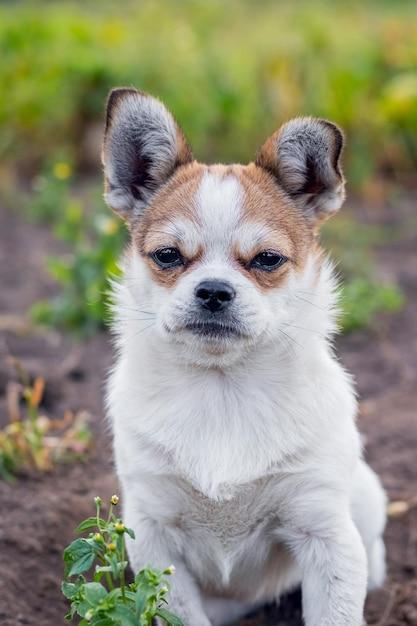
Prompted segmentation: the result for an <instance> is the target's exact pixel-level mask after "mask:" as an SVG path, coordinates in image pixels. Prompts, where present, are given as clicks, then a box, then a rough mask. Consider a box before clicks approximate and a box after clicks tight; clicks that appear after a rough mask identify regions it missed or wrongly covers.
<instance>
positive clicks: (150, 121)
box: [102, 88, 193, 221]
mask: <svg viewBox="0 0 417 626" xmlns="http://www.w3.org/2000/svg"><path fill="white" fill-rule="evenodd" d="M102 159H103V165H104V176H105V199H106V202H107V204H108V205H109V206H110V207H111V208H112V209H114V210H115V211H117V212H118V213H120V214H121V215H122V217H124V218H125V219H127V220H128V221H134V220H135V219H136V218H137V217H140V215H141V214H142V211H143V209H144V208H145V206H146V205H147V203H148V202H149V201H150V199H151V198H152V196H153V195H154V194H155V192H156V191H157V190H158V189H159V188H160V187H161V185H163V184H164V183H165V182H166V181H167V180H168V179H169V177H170V176H172V174H173V173H174V172H175V170H176V169H177V168H178V167H179V166H181V165H184V164H186V163H189V162H190V161H192V160H193V156H192V153H191V150H190V148H189V146H188V143H187V141H186V139H185V137H184V134H183V132H182V130H181V129H180V127H179V126H178V124H177V123H176V121H175V120H174V118H173V116H172V115H171V113H170V112H169V111H168V110H167V109H166V108H165V107H164V105H163V104H162V103H161V102H160V101H159V100H157V99H156V98H153V97H152V96H149V95H148V94H145V93H141V92H139V91H137V90H136V89H128V88H120V89H113V90H112V91H111V92H110V95H109V97H108V100H107V113H106V128H105V135H104V143H103V152H102Z"/></svg>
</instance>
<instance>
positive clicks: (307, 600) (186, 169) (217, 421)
mask: <svg viewBox="0 0 417 626" xmlns="http://www.w3.org/2000/svg"><path fill="white" fill-rule="evenodd" d="M343 144H344V138H343V134H342V132H341V131H340V129H339V128H338V127H337V126H336V125H335V124H333V123H331V122H329V121H326V120H323V119H315V118H297V119H294V120H291V121H289V122H288V123H286V124H284V125H283V126H282V127H281V128H280V129H279V130H278V131H277V132H275V133H274V134H273V135H272V136H271V137H270V138H269V139H267V141H266V142H265V143H264V145H263V146H262V147H261V148H260V150H259V152H258V154H257V156H256V158H255V160H254V162H252V163H249V164H248V165H237V164H234V165H203V164H201V163H198V162H197V161H196V160H194V157H193V155H192V152H191V149H190V147H189V144H188V142H187V140H186V138H185V136H184V134H183V132H182V130H181V129H180V127H179V125H178V124H177V122H176V121H175V120H174V118H173V116H172V115H171V113H170V112H169V111H168V110H167V109H166V108H165V106H164V105H163V104H162V103H161V102H160V101H159V100H157V99H156V98H153V97H151V96H150V95H147V94H145V93H142V92H139V91H136V90H135V89H130V88H120V89H115V90H113V91H112V92H111V93H110V96H109V98H108V102H107V117H106V128H105V137H104V143H103V153H102V154H103V157H102V158H103V164H104V176H105V200H106V202H107V204H108V205H109V206H110V207H111V208H112V209H113V210H115V211H116V212H118V213H119V214H120V215H121V216H122V217H123V218H124V219H125V220H126V222H127V225H128V228H129V230H130V245H129V247H128V249H127V251H126V252H125V255H124V257H123V260H122V262H121V266H122V268H123V274H122V277H121V278H120V279H119V280H118V281H116V282H115V283H114V284H113V310H114V322H113V330H114V333H115V342H116V347H117V359H116V362H115V366H114V369H113V370H112V372H111V375H110V377H109V381H108V393H107V408H108V414H109V416H110V419H111V423H112V430H113V436H114V452H115V462H116V467H117V474H118V477H119V480H120V483H121V489H122V495H123V502H124V518H125V522H126V524H127V525H128V526H130V527H132V528H133V529H134V531H135V533H136V540H135V541H131V540H130V541H129V540H128V553H129V558H130V562H131V565H132V567H133V569H134V570H135V571H137V570H139V569H140V568H142V567H144V566H145V565H146V564H151V565H152V566H155V567H159V568H164V567H166V566H167V565H169V564H170V563H172V564H174V566H175V569H176V573H175V576H174V577H173V580H172V588H171V592H170V606H169V608H170V610H171V611H172V612H173V613H175V614H177V615H178V616H179V617H180V618H181V619H182V620H183V622H184V624H185V625H186V626H210V625H211V626H216V625H223V624H229V623H232V622H233V621H234V620H237V619H238V618H239V617H240V616H242V615H244V614H246V613H248V612H249V611H251V610H253V609H254V608H256V607H257V606H259V605H262V604H264V603H267V602H274V601H275V602H278V601H279V598H280V596H281V595H282V594H283V593H284V592H287V591H289V590H291V589H293V588H295V587H297V586H299V585H300V584H301V590H302V602H303V618H304V622H305V624H306V626H360V625H361V624H363V607H364V600H365V595H366V589H367V587H368V588H374V587H378V586H380V585H381V584H382V583H383V581H384V576H385V554H384V553H385V549H384V543H383V539H382V534H383V530H384V525H385V516H386V513H385V511H386V499H385V494H384V491H383V489H382V487H381V484H380V482H379V480H378V478H377V476H376V475H375V474H374V472H373V471H372V470H371V469H370V468H369V467H368V465H366V464H365V462H364V461H363V459H362V451H361V448H362V446H361V439H360V436H359V433H358V430H357V426H356V423H355V415H356V411H357V404H356V399H355V391H354V386H353V382H352V378H351V376H350V375H349V374H348V373H347V372H346V371H345V370H344V369H343V367H342V366H341V365H340V363H339V362H338V360H337V358H336V357H335V355H334V352H333V348H332V338H333V336H334V334H335V332H336V331H337V314H338V310H337V306H338V295H337V287H338V284H337V279H336V277H335V273H334V270H333V267H332V265H331V262H330V261H329V259H328V258H327V256H326V255H325V253H324V252H323V250H322V249H321V248H320V245H319V242H318V231H319V227H320V225H321V224H322V222H324V220H326V219H327V218H328V217H329V216H331V215H333V214H334V213H335V212H336V211H337V210H338V209H339V208H340V206H341V205H342V203H343V200H344V196H345V192H344V177H343V174H342V170H341V165H340V157H341V152H342V148H343ZM353 253H354V252H353Z"/></svg>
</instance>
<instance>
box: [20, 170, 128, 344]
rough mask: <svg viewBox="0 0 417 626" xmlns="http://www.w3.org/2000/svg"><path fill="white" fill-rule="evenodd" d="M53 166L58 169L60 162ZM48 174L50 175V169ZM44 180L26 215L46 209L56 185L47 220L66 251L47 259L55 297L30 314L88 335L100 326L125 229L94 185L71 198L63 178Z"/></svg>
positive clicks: (69, 189) (101, 325)
mask: <svg viewBox="0 0 417 626" xmlns="http://www.w3.org/2000/svg"><path fill="white" fill-rule="evenodd" d="M59 165H60V166H61V168H63V166H64V165H65V163H60V164H59ZM53 171H54V172H56V165H55V167H54V170H53ZM44 180H45V181H46V182H45V184H44V185H43V186H42V187H41V188H40V189H39V190H38V191H37V193H36V194H35V197H34V205H33V206H32V209H31V212H36V207H38V206H42V207H49V206H51V204H52V202H51V200H52V201H53V200H54V198H55V190H56V188H57V186H59V189H60V190H61V191H62V192H63V195H62V196H60V201H59V204H58V206H56V205H55V210H54V212H53V213H52V217H51V218H50V220H49V221H52V223H53V224H54V227H53V230H54V234H55V235H56V237H57V238H58V239H59V240H61V241H62V242H63V243H64V244H65V246H66V248H67V253H66V254H65V253H64V254H63V255H61V256H54V257H49V258H48V260H47V266H48V269H49V271H50V273H51V275H52V276H53V278H54V279H55V280H56V281H57V282H58V284H59V285H60V288H61V290H60V293H59V294H58V295H57V296H56V297H55V298H53V299H52V300H45V301H40V302H37V303H36V304H35V305H34V306H33V307H32V309H31V315H32V318H33V320H34V321H35V322H36V323H39V324H44V325H47V326H54V327H60V328H64V329H68V330H71V331H73V332H75V333H78V334H80V335H86V334H91V333H93V332H94V331H96V330H98V329H99V328H102V327H103V325H104V320H105V318H106V314H107V309H106V294H107V290H108V278H109V276H110V275H118V273H119V270H118V267H117V259H118V257H119V255H120V252H121V250H122V247H123V243H124V241H125V230H124V227H123V225H122V222H121V221H120V220H119V219H117V218H116V217H113V216H112V215H111V214H110V213H109V211H108V209H107V208H106V207H105V206H104V203H103V201H102V199H101V197H100V195H99V193H98V192H97V189H96V188H95V187H93V188H91V187H88V188H87V189H84V190H83V192H79V193H78V194H76V193H75V192H74V191H73V190H72V187H71V186H70V181H69V180H67V179H65V180H64V179H62V178H61V179H60V180H59V181H57V180H56V173H54V174H53V175H52V176H51V175H50V176H49V177H44ZM34 207H35V208H34ZM43 214H44V213H43ZM43 214H42V215H43Z"/></svg>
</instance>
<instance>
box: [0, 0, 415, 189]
mask: <svg viewBox="0 0 417 626" xmlns="http://www.w3.org/2000/svg"><path fill="white" fill-rule="evenodd" d="M416 41H417V5H416V3H415V2H407V1H406V0H403V1H402V2H393V1H391V2H387V1H383V0H379V1H377V0H374V1H370V0H368V1H366V0H365V1H362V2H359V1H357V0H351V1H350V2H340V1H338V0H333V1H332V2H330V1H326V0H314V1H303V0H298V1H294V2H291V3H290V2H285V3H284V2H275V1H274V2H273V1H269V0H264V1H263V2H255V1H254V0H229V1H228V2H227V4H226V3H224V2H222V1H221V0H181V1H174V0H141V2H129V0H125V1H124V2H122V3H110V2H107V1H106V0H101V1H100V2H97V1H94V0H85V1H84V2H83V3H81V2H75V1H72V2H69V1H68V2H65V1H58V2H40V1H38V2H13V3H8V4H3V5H1V6H0V53H1V59H2V62H1V64H0V89H1V92H2V94H3V97H2V98H1V99H0V125H1V127H2V133H1V135H0V160H3V161H4V160H8V162H9V164H12V165H18V166H19V168H20V171H29V172H33V169H34V168H36V167H38V166H39V164H40V163H41V162H43V163H44V162H45V161H48V160H50V159H51V158H54V157H55V155H56V154H57V152H60V153H61V154H65V155H66V157H67V158H69V159H70V160H71V161H72V162H74V163H75V164H76V166H77V169H83V168H84V167H85V166H87V165H88V163H87V161H88V158H87V157H88V154H89V149H88V143H89V141H90V139H91V137H92V135H94V133H93V131H92V129H94V127H96V125H97V123H98V122H100V121H101V119H102V113H103V106H104V100H105V97H106V93H107V91H108V90H109V88H110V87H112V86H115V85H121V84H126V85H129V84H133V85H135V86H136V87H138V88H140V89H144V90H147V91H150V92H152V93H153V94H155V95H158V96H159V97H161V98H162V99H163V100H164V101H166V102H167V104H168V105H169V106H170V107H171V108H172V110H173V111H174V113H175V115H176V116H177V118H178V119H179V121H180V122H181V123H182V124H183V126H184V128H185V130H186V133H187V134H188V135H189V137H190V139H191V142H192V144H193V146H194V147H195V153H196V156H197V157H198V158H199V159H201V160H209V161H210V160H212V159H215V160H222V161H224V160H225V161H228V160H231V161H237V160H243V161H247V160H250V159H252V157H253V155H254V153H255V151H256V149H257V147H258V146H259V145H260V143H261V141H262V140H263V139H264V138H265V137H266V136H267V135H268V134H269V133H270V132H272V131H273V130H274V129H275V128H276V127H277V126H278V125H279V124H280V123H281V122H282V121H283V120H286V119H287V118H289V117H291V116H294V115H299V114H308V115H320V116H324V117H328V118H331V119H333V120H334V121H336V122H338V123H340V124H341V125H342V126H343V127H344V129H345V130H346V132H347V134H348V137H349V144H348V150H347V155H346V165H347V173H348V176H349V179H350V181H351V183H352V184H353V185H355V186H356V188H358V189H360V188H362V187H363V186H364V185H366V184H367V182H368V181H369V180H370V179H372V177H373V176H374V175H375V174H377V173H378V172H379V173H381V172H382V173H384V174H392V175H394V176H396V177H397V178H398V177H400V178H402V177H404V176H407V174H412V173H413V172H414V171H415V168H416V166H417V73H416V70H417V46H416Z"/></svg>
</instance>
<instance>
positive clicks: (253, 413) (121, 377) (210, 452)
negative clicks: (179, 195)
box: [109, 274, 349, 498]
mask: <svg viewBox="0 0 417 626" xmlns="http://www.w3.org/2000/svg"><path fill="white" fill-rule="evenodd" d="M329 276H330V274H329ZM325 279H326V277H324V278H323V279H322V280H324V282H323V285H322V286H320V285H319V286H318V287H317V286H316V289H318V296H319V297H320V298H321V302H322V303H323V302H326V298H325V297H324V293H323V294H320V290H321V289H323V290H324V289H327V290H330V289H331V286H330V285H329V284H328V281H326V280H325ZM122 293H123V290H121V291H120V292H119V295H118V297H119V299H120V297H122V296H121V294H122ZM321 296H323V297H321ZM124 297H126V294H125V296H124ZM328 297H330V296H329V295H328ZM304 309H305V310H308V319H304V320H301V321H300V320H295V321H294V323H293V324H292V325H291V326H288V328H286V330H285V336H282V335H280V336H279V337H276V338H273V339H271V340H269V341H268V342H267V343H264V344H260V345H257V346H256V347H255V346H254V347H252V348H251V349H250V350H248V351H247V353H246V354H245V355H244V357H243V358H241V359H240V360H238V361H237V362H234V363H233V364H231V365H229V366H227V367H222V366H217V367H201V366H196V365H191V364H190V363H188V362H187V361H184V360H183V359H181V358H180V357H179V353H178V348H177V346H175V345H173V344H170V343H168V342H165V341H162V340H161V339H160V338H159V337H158V336H157V334H156V333H154V332H149V331H148V332H146V331H145V332H139V333H138V332H137V331H136V334H135V333H129V332H128V331H126V326H124V328H125V331H124V332H123V333H121V334H120V338H119V351H120V356H119V364H118V368H117V370H116V374H115V376H117V384H114V385H110V393H109V405H110V412H113V413H114V414H115V415H120V413H123V416H124V417H123V419H124V420H125V424H126V426H127V427H128V428H129V429H130V431H131V432H132V436H137V437H138V439H140V438H143V439H144V440H146V441H149V442H151V443H152V444H153V445H154V446H156V447H157V448H158V449H160V450H163V451H164V453H165V454H166V455H167V457H169V459H170V460H171V461H172V468H173V471H174V472H176V473H178V474H180V475H181V476H182V477H184V478H185V479H187V480H189V481H190V482H191V483H192V484H193V485H194V487H196V488H197V489H199V490H200V491H202V492H203V493H205V494H206V495H208V496H209V497H212V498H224V497H226V496H227V495H231V494H232V493H233V490H234V489H235V488H236V486H237V485H239V484H242V483H246V482H249V481H252V480H255V479H258V478H260V477H261V476H264V475H267V474H268V473H272V472H276V471H279V470H280V468H281V470H282V469H283V468H284V467H288V464H289V463H295V462H296V461H297V458H298V456H299V454H300V453H301V452H303V454H304V457H303V458H304V460H305V454H306V450H307V451H308V448H309V447H311V448H314V445H313V444H314V442H316V440H317V439H318V438H319V437H320V436H321V433H322V432H323V428H326V427H327V426H326V419H327V417H328V413H329V402H330V403H332V404H334V410H335V411H336V410H337V409H338V407H337V404H338V403H339V402H340V399H341V398H340V396H341V394H342V395H343V396H345V392H346V387H347V386H349V382H348V379H347V377H346V375H345V374H344V372H343V370H341V368H340V367H339V366H338V364H337V363H336V362H335V361H334V360H333V358H332V354H331V349H330V348H329V342H328V335H329V334H330V333H331V332H332V331H333V329H334V320H333V314H332V311H331V307H326V308H323V307H322V306H320V307H319V308H317V307H316V306H315V305H314V306H312V307H309V308H308V307H304ZM304 317H306V316H304ZM303 322H304V323H303ZM150 331H151V329H150ZM119 333H120V328H119ZM330 379H331V380H332V386H333V389H332V390H330V389H329V387H328V380H330ZM112 388H113V391H112ZM120 403H121V404H122V405H123V410H122V411H120V410H117V406H116V405H119V406H120ZM113 409H115V410H114V411H113Z"/></svg>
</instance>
